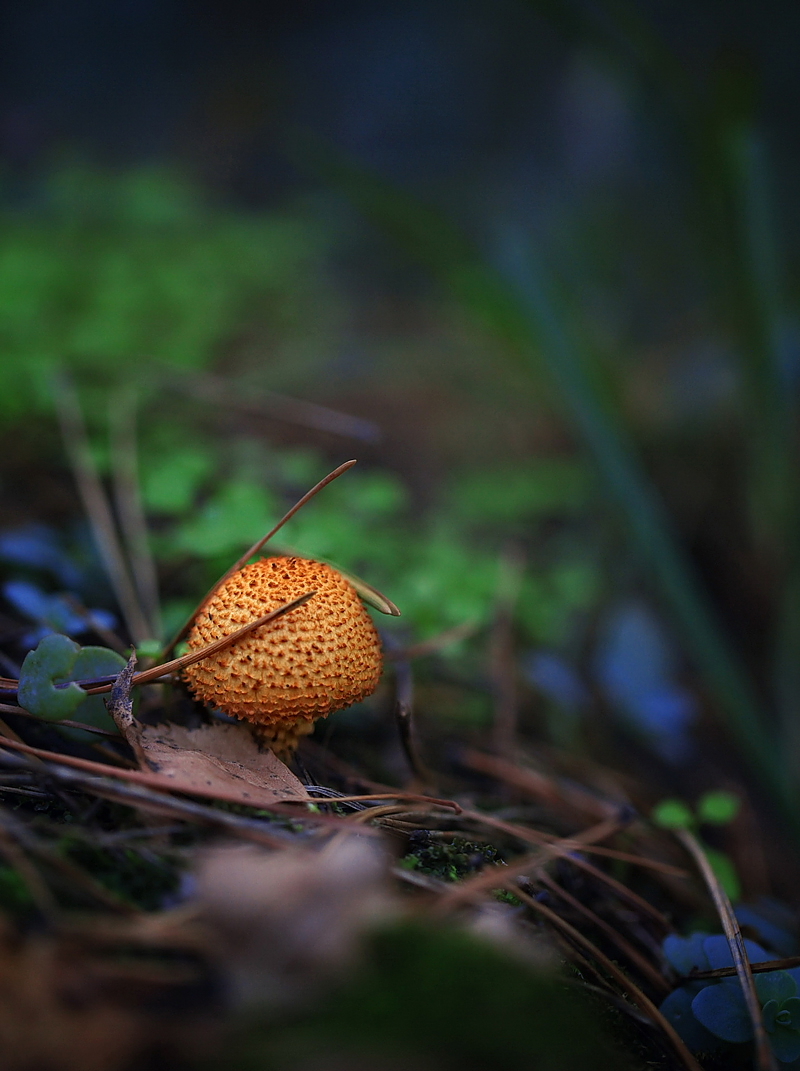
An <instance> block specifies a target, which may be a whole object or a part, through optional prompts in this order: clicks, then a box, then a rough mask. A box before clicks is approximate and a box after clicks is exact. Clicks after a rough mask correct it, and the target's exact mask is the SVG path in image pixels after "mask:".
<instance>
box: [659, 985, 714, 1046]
mask: <svg viewBox="0 0 800 1071" xmlns="http://www.w3.org/2000/svg"><path fill="white" fill-rule="evenodd" d="M692 995H693V994H692V992H691V991H690V989H689V988H688V987H687V986H681V987H680V989H675V990H673V991H672V993H670V994H669V996H668V997H666V999H665V1000H664V1001H663V1002H662V1004H661V1008H660V1009H659V1010H660V1012H661V1014H662V1015H663V1016H664V1018H665V1019H666V1020H667V1022H669V1023H672V1025H673V1026H674V1027H675V1029H676V1030H677V1031H678V1034H679V1035H680V1036H681V1038H682V1039H683V1040H684V1041H685V1042H686V1044H687V1045H688V1046H689V1048H690V1049H691V1050H692V1052H713V1051H714V1050H715V1049H717V1048H719V1047H720V1043H719V1038H717V1037H715V1035H714V1034H712V1033H711V1031H710V1030H706V1028H705V1027H704V1026H703V1025H702V1023H699V1022H698V1021H697V1019H696V1018H695V1016H694V1013H693V1012H692Z"/></svg>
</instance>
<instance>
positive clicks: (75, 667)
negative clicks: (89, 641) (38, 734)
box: [17, 633, 125, 729]
mask: <svg viewBox="0 0 800 1071" xmlns="http://www.w3.org/2000/svg"><path fill="white" fill-rule="evenodd" d="M124 666H125V659H124V658H123V657H122V655H119V654H117V653H116V651H111V650H109V648H107V647H80V646H79V645H78V644H77V643H75V642H74V641H73V640H71V639H69V637H68V636H62V635H60V634H58V633H56V634H54V635H52V636H45V637H44V639H43V640H41V642H40V643H39V646H38V647H37V648H36V650H35V651H30V652H29V653H28V654H27V655H26V657H25V661H24V662H23V663H22V668H21V670H20V680H19V689H18V692H17V695H18V698H19V702H20V705H21V706H23V707H25V709H26V710H29V711H30V712H31V714H37V715H39V717H43V718H48V719H50V720H51V721H61V720H62V719H64V718H70V717H72V715H73V714H74V713H75V711H76V710H77V708H78V707H79V706H81V715H82V716H85V720H86V721H88V722H90V724H97V727H98V728H108V729H113V723H112V722H111V719H110V718H109V717H108V714H107V713H106V710H105V706H104V704H103V701H102V699H101V698H100V697H99V696H87V695H86V693H85V692H84V691H83V689H82V688H80V687H79V686H78V685H77V684H73V683H69V684H66V687H62V688H57V687H56V685H57V684H65V682H69V681H76V680H88V679H91V678H93V677H106V676H111V675H112V674H117V673H119V671H120V670H121V669H123V668H124Z"/></svg>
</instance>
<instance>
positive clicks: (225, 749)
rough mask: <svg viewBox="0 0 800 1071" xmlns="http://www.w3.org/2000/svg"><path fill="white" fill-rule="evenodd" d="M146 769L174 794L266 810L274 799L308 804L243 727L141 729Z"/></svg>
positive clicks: (288, 775)
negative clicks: (184, 794)
mask: <svg viewBox="0 0 800 1071" xmlns="http://www.w3.org/2000/svg"><path fill="white" fill-rule="evenodd" d="M138 743H139V748H137V751H139V749H141V750H140V755H141V756H142V757H143V759H144V762H145V763H146V767H144V768H146V769H150V770H152V771H153V773H157V774H158V775H159V776H160V777H163V779H164V787H165V788H168V789H170V790H171V791H173V792H189V793H193V794H194V795H198V796H211V797H213V798H214V799H219V800H226V801H227V802H229V803H243V804H247V805H248V806H250V807H268V806H269V805H270V804H271V803H275V802H276V801H278V800H288V799H292V800H308V799H310V797H309V796H308V794H307V793H306V790H305V788H304V787H303V784H302V782H301V781H299V780H298V778H297V777H295V775H294V774H293V773H292V772H291V770H289V769H288V768H287V767H286V766H284V764H283V763H282V762H281V761H280V759H278V758H276V757H275V756H274V755H273V754H272V752H271V751H268V750H263V751H260V750H259V748H258V744H257V743H256V741H255V740H254V738H253V735H252V733H251V731H250V729H249V727H248V726H247V725H245V724H234V723H226V722H217V723H216V724H214V725H204V726H201V727H200V728H199V729H186V728H184V727H183V726H182V725H174V724H169V725H157V726H152V725H146V726H140V732H139V734H138Z"/></svg>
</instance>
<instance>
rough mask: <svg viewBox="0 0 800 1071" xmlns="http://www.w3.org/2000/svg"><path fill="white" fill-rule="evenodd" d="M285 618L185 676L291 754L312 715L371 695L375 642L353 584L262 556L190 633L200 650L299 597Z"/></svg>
mask: <svg viewBox="0 0 800 1071" xmlns="http://www.w3.org/2000/svg"><path fill="white" fill-rule="evenodd" d="M309 591H314V592H315V595H314V596H313V598H311V599H309V600H308V602H306V603H305V604H304V605H303V606H301V607H299V608H298V609H296V610H294V611H293V612H292V613H291V614H286V615H285V616H284V617H282V618H280V619H278V620H276V621H273V622H270V623H269V624H268V625H263V626H261V627H260V628H256V629H253V631H252V632H250V633H248V634H247V635H246V636H244V637H242V639H241V640H238V641H236V642H235V643H232V644H231V645H230V646H228V647H225V648H224V649H223V650H221V651H219V652H217V654H216V655H214V656H212V657H209V658H206V659H203V660H202V661H200V662H196V663H194V664H193V665H191V666H189V667H187V668H186V669H185V670H184V678H185V680H186V683H187V685H188V687H189V690H190V691H191V692H192V694H193V695H194V696H195V698H197V699H199V700H201V701H202V702H204V703H207V704H209V705H210V706H214V707H216V708H217V709H219V710H221V711H223V712H224V713H225V714H230V715H233V716H234V717H237V718H244V719H246V720H248V721H250V722H252V723H254V724H255V725H257V726H258V727H259V735H260V736H261V737H262V739H264V741H265V743H267V744H269V746H270V747H272V749H273V750H274V751H276V752H277V753H279V754H284V755H286V754H290V753H291V752H292V751H293V750H294V749H295V747H296V746H297V743H298V742H299V739H300V738H301V737H302V736H304V735H306V734H307V733H310V732H311V731H312V729H313V727H314V722H315V721H316V719H317V718H320V717H324V716H325V715H327V714H330V713H331V712H332V711H335V710H342V709H343V708H344V707H348V706H351V705H352V704H353V703H357V702H359V701H360V700H362V699H364V698H366V697H367V696H368V695H371V694H372V693H373V692H374V691H375V689H376V687H377V685H378V681H379V680H380V675H381V670H382V666H383V657H382V652H381V644H380V639H379V638H378V633H377V631H376V629H375V626H374V625H373V623H372V620H371V618H370V616H369V614H368V613H367V611H366V610H365V608H364V606H363V604H362V602H361V600H360V598H359V596H358V593H357V592H356V590H355V588H354V587H353V585H352V584H351V583H350V582H349V581H348V580H347V579H345V577H343V576H342V574H341V573H339V572H338V571H337V570H336V569H334V568H333V567H332V566H330V565H326V564H324V563H322V562H317V561H312V560H310V559H306V558H296V557H274V558H262V559H260V560H259V561H256V562H253V563H251V564H250V565H246V566H244V568H242V569H239V570H238V571H237V572H235V573H233V574H232V575H231V576H230V577H228V578H227V580H226V581H225V582H224V583H223V584H222V585H221V586H220V587H219V588H218V589H217V590H216V591H215V592H214V594H213V595H212V596H211V598H210V599H209V600H208V602H207V603H206V604H205V605H204V606H203V608H202V610H201V611H200V612H199V614H198V615H197V617H196V619H195V622H194V624H193V626H192V629H191V631H190V633H189V636H188V643H189V647H190V649H192V650H199V649H200V648H202V647H205V646H207V645H208V644H209V643H211V642H213V641H214V640H216V639H219V638H220V637H221V636H225V635H228V634H229V633H231V632H233V631H234V630H235V629H237V628H239V627H241V626H242V625H245V624H247V622H248V621H252V620H253V619H254V618H256V617H260V616H262V615H263V614H265V613H267V612H269V611H270V610H272V609H274V608H276V607H278V606H280V605H282V604H284V603H286V602H287V601H289V600H291V599H295V598H297V597H298V596H300V595H303V594H305V593H306V592H309Z"/></svg>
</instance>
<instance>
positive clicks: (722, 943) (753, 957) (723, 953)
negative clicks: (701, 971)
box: [703, 933, 772, 971]
mask: <svg viewBox="0 0 800 1071" xmlns="http://www.w3.org/2000/svg"><path fill="white" fill-rule="evenodd" d="M744 947H745V949H746V950H747V958H748V959H749V960H750V962H751V963H766V962H767V961H768V960H770V959H772V956H770V954H769V953H768V952H766V951H765V950H764V949H763V948H762V947H761V945H759V944H756V942H755V941H750V940H748V939H747V938H745V942H744ZM703 950H704V952H705V954H706V958H707V960H708V965H709V967H710V968H711V970H712V971H716V970H719V968H720V967H732V966H733V956H732V955H731V946H730V944H729V943H728V938H727V937H725V936H724V935H723V934H721V933H715V934H713V935H712V936H711V937H706V939H705V941H703Z"/></svg>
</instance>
